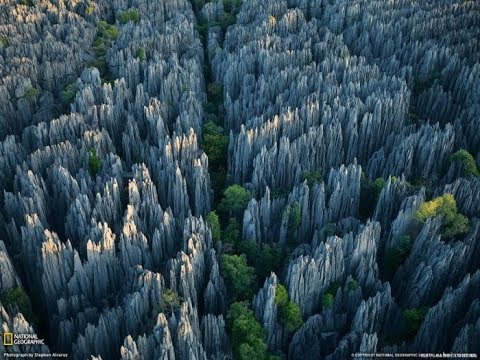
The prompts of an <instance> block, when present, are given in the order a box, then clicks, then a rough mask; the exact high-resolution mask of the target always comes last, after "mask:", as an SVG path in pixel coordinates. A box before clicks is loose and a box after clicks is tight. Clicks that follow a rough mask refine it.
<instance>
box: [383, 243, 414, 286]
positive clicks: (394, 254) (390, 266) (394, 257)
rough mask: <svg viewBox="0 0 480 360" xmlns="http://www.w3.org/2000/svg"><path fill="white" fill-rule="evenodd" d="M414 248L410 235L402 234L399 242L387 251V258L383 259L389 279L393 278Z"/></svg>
mask: <svg viewBox="0 0 480 360" xmlns="http://www.w3.org/2000/svg"><path fill="white" fill-rule="evenodd" d="M411 249H412V239H411V238H410V236H408V235H405V236H402V237H401V238H400V239H399V240H398V244H397V245H396V246H395V247H393V248H390V249H387V250H386V251H385V258H384V260H383V267H384V270H385V276H386V277H387V279H392V278H393V276H394V275H395V273H396V271H397V269H398V268H399V267H400V265H401V264H403V263H404V262H405V259H406V258H407V257H408V255H409V254H410V250H411Z"/></svg>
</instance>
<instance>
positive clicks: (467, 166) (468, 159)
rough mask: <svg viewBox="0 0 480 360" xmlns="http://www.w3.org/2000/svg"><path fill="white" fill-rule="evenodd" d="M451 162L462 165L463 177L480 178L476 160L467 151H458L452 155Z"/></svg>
mask: <svg viewBox="0 0 480 360" xmlns="http://www.w3.org/2000/svg"><path fill="white" fill-rule="evenodd" d="M451 161H452V162H459V163H460V164H461V165H462V168H463V176H480V173H479V171H478V168H477V164H476V163H475V159H474V158H473V156H472V154H470V153H469V152H468V151H467V150H464V149H460V150H458V151H457V152H456V153H455V154H453V155H452V158H451Z"/></svg>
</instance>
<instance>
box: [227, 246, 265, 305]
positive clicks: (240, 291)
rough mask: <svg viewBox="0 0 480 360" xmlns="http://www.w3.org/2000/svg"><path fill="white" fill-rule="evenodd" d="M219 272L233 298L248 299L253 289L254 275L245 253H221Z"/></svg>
mask: <svg viewBox="0 0 480 360" xmlns="http://www.w3.org/2000/svg"><path fill="white" fill-rule="evenodd" d="M221 272H222V276H223V278H224V279H225V283H226V285H227V288H228V289H229V290H230V293H231V294H232V296H233V298H234V299H248V298H250V297H251V296H252V295H253V293H254V291H255V284H256V277H255V270H254V268H253V267H251V266H248V264H247V259H246V257H245V255H243V254H242V255H228V254H224V255H222V261H221Z"/></svg>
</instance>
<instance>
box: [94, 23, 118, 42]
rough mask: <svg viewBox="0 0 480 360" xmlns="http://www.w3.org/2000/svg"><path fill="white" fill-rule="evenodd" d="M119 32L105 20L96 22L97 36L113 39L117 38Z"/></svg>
mask: <svg viewBox="0 0 480 360" xmlns="http://www.w3.org/2000/svg"><path fill="white" fill-rule="evenodd" d="M119 35H120V32H119V31H118V29H117V27H115V26H114V25H111V24H109V23H107V22H106V21H105V20H100V21H99V22H98V24H97V37H101V38H102V39H104V40H108V41H114V40H116V39H117V38H118V36H119Z"/></svg>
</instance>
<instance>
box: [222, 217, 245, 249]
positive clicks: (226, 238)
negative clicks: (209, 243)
mask: <svg viewBox="0 0 480 360" xmlns="http://www.w3.org/2000/svg"><path fill="white" fill-rule="evenodd" d="M241 231H242V230H241V228H240V223H239V222H238V221H237V219H235V218H230V220H229V221H228V224H227V227H226V228H225V231H224V232H223V242H224V243H226V244H231V245H236V244H238V242H239V241H240V234H241Z"/></svg>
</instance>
